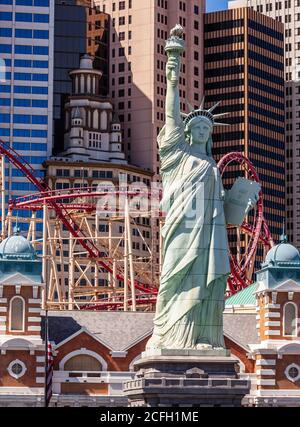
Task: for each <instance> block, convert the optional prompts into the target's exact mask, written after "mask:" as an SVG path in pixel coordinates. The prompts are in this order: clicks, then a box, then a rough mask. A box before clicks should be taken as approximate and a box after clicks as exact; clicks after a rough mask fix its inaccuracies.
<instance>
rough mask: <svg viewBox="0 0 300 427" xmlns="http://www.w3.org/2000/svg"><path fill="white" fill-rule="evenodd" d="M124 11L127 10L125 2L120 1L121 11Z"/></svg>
mask: <svg viewBox="0 0 300 427" xmlns="http://www.w3.org/2000/svg"><path fill="white" fill-rule="evenodd" d="M124 9H125V1H120V3H119V10H124Z"/></svg>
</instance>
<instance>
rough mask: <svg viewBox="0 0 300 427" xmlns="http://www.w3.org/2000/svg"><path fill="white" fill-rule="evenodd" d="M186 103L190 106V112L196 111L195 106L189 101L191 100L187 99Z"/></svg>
mask: <svg viewBox="0 0 300 427" xmlns="http://www.w3.org/2000/svg"><path fill="white" fill-rule="evenodd" d="M186 103H187V106H188V108H189V110H190V113H191V112H192V111H194V107H193V106H192V104H190V103H189V101H186Z"/></svg>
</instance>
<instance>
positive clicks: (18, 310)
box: [10, 297, 25, 331]
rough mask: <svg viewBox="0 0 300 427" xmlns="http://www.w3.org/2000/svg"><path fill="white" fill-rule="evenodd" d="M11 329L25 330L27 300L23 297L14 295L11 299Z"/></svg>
mask: <svg viewBox="0 0 300 427" xmlns="http://www.w3.org/2000/svg"><path fill="white" fill-rule="evenodd" d="M10 330H11V331H24V330H25V301H24V300H23V298H21V297H14V298H12V299H11V301H10Z"/></svg>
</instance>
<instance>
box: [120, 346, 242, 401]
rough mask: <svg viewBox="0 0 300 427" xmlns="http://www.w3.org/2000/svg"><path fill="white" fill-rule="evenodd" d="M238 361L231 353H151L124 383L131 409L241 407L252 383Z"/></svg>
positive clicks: (157, 351)
mask: <svg viewBox="0 0 300 427" xmlns="http://www.w3.org/2000/svg"><path fill="white" fill-rule="evenodd" d="M237 365H238V361H237V360H236V359H234V358H232V357H231V356H230V353H229V352H228V351H227V350H222V349H221V350H164V349H163V350H151V351H147V352H144V353H143V354H142V358H141V359H140V360H138V361H137V362H136V363H135V365H134V369H135V371H136V377H135V379H134V380H132V381H128V382H126V383H124V388H123V390H124V393H125V395H126V396H127V397H128V399H129V406H131V407H134V406H144V407H145V406H147V407H172V406H173V407H175V406H176V407H200V406H241V401H242V399H243V397H244V396H245V395H246V394H247V393H249V390H250V381H247V380H241V379H239V377H238V374H237Z"/></svg>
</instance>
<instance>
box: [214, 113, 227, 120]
mask: <svg viewBox="0 0 300 427" xmlns="http://www.w3.org/2000/svg"><path fill="white" fill-rule="evenodd" d="M228 114H230V113H229V111H227V113H220V114H214V119H216V118H217V117H224V116H228Z"/></svg>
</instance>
